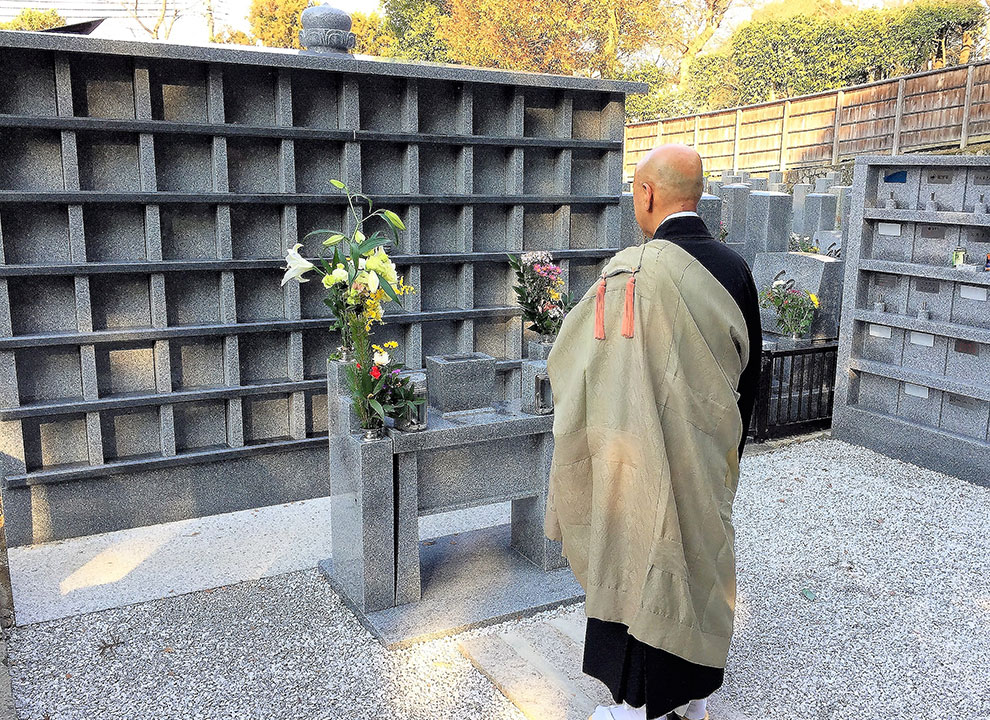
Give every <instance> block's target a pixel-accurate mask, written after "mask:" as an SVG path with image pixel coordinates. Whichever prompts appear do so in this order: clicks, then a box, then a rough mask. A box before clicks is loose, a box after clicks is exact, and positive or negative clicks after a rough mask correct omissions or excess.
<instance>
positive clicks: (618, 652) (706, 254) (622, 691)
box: [584, 216, 763, 719]
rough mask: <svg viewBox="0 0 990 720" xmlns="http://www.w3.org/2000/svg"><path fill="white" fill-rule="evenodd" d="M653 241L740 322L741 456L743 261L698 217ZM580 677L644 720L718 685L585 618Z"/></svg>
mask: <svg viewBox="0 0 990 720" xmlns="http://www.w3.org/2000/svg"><path fill="white" fill-rule="evenodd" d="M653 237H654V238H662V239H664V240H669V241H670V242H673V243H676V244H677V245H678V246H679V247H681V248H682V249H684V250H686V251H687V252H689V253H690V254H691V255H693V256H694V257H695V258H697V259H698V261H699V262H700V263H701V264H702V265H703V266H704V267H705V268H706V269H707V270H708V272H710V273H711V274H712V275H713V276H715V279H716V280H718V281H719V282H720V283H722V285H723V287H725V289H726V290H728V291H729V294H730V295H732V297H733V298H734V299H735V301H736V303H737V304H738V305H739V309H740V310H742V314H743V317H744V318H745V319H746V327H747V330H748V333H749V348H750V349H749V362H748V363H747V365H746V369H745V370H744V371H743V374H742V376H741V377H740V378H739V387H738V392H739V412H740V413H741V414H742V424H743V433H742V441H741V442H740V443H739V455H740V457H742V452H743V448H744V447H745V445H746V435H747V433H748V430H749V421H750V418H751V417H752V415H753V404H754V403H755V402H756V391H757V387H758V386H759V382H760V356H761V353H762V350H763V332H762V328H761V327H760V307H759V293H758V292H757V289H756V284H755V283H754V282H753V275H752V273H751V272H750V269H749V266H748V265H747V264H746V261H745V260H743V259H742V257H740V256H739V255H738V254H737V253H735V252H734V251H733V250H732V249H730V248H729V247H728V246H726V245H725V244H724V243H720V242H718V241H717V240H715V239H714V238H712V236H711V233H709V232H708V228H707V227H706V226H705V223H704V222H703V221H702V220H701V218H698V217H692V216H685V217H678V218H673V219H671V220H667V221H665V222H663V223H662V224H661V225H660V227H658V228H657V231H656V233H655V234H654V235H653ZM584 672H585V673H586V674H588V675H590V676H592V677H594V678H597V679H598V680H601V681H602V682H603V683H605V685H606V686H607V687H608V689H609V690H610V691H611V693H612V698H613V699H614V700H615V702H616V703H621V702H627V703H629V704H630V705H632V706H633V707H641V706H643V705H646V716H647V717H648V718H651V719H652V718H660V717H663V716H664V715H666V714H667V713H669V712H671V711H672V710H673V709H674V708H676V707H679V706H681V705H684V704H685V703H687V702H689V701H691V700H700V699H701V698H706V697H708V696H709V695H711V694H712V693H713V692H715V691H716V690H718V688H720V687H721V686H722V680H723V678H724V676H725V670H724V668H713V667H707V666H705V665H696V664H694V663H691V662H688V661H687V660H684V659H683V658H680V657H678V656H676V655H672V654H671V653H668V652H666V651H664V650H660V649H659V648H655V647H652V646H650V645H647V644H645V643H642V642H640V641H639V640H637V639H636V638H634V637H633V636H632V635H630V634H629V629H628V628H627V627H626V626H625V625H623V624H622V623H616V622H606V621H604V620H598V619H596V618H588V629H587V632H586V634H585V641H584Z"/></svg>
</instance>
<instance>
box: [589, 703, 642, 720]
mask: <svg viewBox="0 0 990 720" xmlns="http://www.w3.org/2000/svg"><path fill="white" fill-rule="evenodd" d="M588 720H646V707H645V706H643V707H639V708H634V707H630V706H629V705H626V704H625V703H622V704H621V705H599V706H598V707H597V708H595V712H593V713H592V714H591V717H590V718H588Z"/></svg>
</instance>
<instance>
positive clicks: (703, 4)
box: [677, 0, 740, 84]
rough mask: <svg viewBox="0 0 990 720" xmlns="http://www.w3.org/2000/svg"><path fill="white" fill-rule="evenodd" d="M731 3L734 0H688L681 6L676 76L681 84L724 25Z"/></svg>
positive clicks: (679, 8) (679, 11)
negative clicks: (696, 59)
mask: <svg viewBox="0 0 990 720" xmlns="http://www.w3.org/2000/svg"><path fill="white" fill-rule="evenodd" d="M736 4H740V3H736ZM732 5H733V0H686V1H685V2H683V3H681V4H680V5H679V6H678V12H677V16H678V19H679V23H678V25H679V30H680V32H679V35H678V37H679V42H678V48H679V50H680V53H679V57H678V58H677V76H678V82H679V83H680V84H683V83H685V82H686V81H687V79H688V74H689V73H690V71H691V65H692V63H694V60H695V58H697V57H698V55H699V54H700V53H701V51H702V50H704V49H705V46H706V45H708V42H709V41H710V40H711V39H712V37H713V36H714V35H715V33H716V32H717V31H718V29H719V28H720V27H721V26H722V22H723V21H724V20H725V15H726V13H727V12H728V11H729V8H730V7H732Z"/></svg>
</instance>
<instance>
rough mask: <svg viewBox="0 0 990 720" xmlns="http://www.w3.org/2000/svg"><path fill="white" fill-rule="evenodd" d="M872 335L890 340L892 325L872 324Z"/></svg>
mask: <svg viewBox="0 0 990 720" xmlns="http://www.w3.org/2000/svg"><path fill="white" fill-rule="evenodd" d="M870 336H871V337H875V338H885V339H887V340H890V327H889V326H887V325H873V324H871V325H870Z"/></svg>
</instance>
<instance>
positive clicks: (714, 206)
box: [698, 195, 722, 240]
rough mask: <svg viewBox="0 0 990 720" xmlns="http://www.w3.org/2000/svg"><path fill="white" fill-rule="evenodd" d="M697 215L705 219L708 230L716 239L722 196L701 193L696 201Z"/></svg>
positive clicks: (719, 225)
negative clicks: (699, 198)
mask: <svg viewBox="0 0 990 720" xmlns="http://www.w3.org/2000/svg"><path fill="white" fill-rule="evenodd" d="M698 215H700V216H701V219H702V220H704V221H705V225H706V226H707V227H708V232H710V233H711V234H712V237H713V238H715V239H716V240H718V239H719V231H720V229H721V224H722V198H720V197H718V196H716V195H702V196H701V200H699V201H698Z"/></svg>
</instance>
